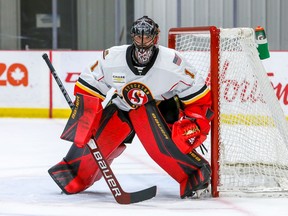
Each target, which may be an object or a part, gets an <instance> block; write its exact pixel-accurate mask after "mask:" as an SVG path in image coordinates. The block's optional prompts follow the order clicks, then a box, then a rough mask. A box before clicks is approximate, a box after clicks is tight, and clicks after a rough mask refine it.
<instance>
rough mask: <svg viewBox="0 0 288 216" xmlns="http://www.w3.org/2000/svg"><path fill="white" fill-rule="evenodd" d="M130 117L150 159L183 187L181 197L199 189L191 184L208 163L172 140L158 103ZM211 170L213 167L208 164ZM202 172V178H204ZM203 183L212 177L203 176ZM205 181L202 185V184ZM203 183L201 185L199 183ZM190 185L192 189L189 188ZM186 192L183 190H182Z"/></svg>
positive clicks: (131, 112)
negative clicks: (184, 152) (190, 153)
mask: <svg viewBox="0 0 288 216" xmlns="http://www.w3.org/2000/svg"><path fill="white" fill-rule="evenodd" d="M129 117H130V120H131V122H132V125H133V127H134V130H135V132H136V134H137V135H138V137H139V139H140V141H141V143H142V145H143V146H144V148H145V150H146V151H147V153H148V154H149V155H150V157H151V158H152V159H153V160H154V161H155V162H156V163H157V164H158V165H159V166H160V167H161V168H163V169H164V170H165V171H166V172H167V173H168V174H169V175H170V176H171V177H172V178H173V179H175V180H176V181H177V182H178V183H179V184H180V196H182V195H184V193H185V192H186V190H185V188H188V189H189V190H190V189H192V187H194V186H197V185H195V184H192V183H191V181H190V180H191V179H192V178H195V177H196V179H198V177H197V176H196V174H197V173H199V170H202V169H204V168H203V167H206V166H207V164H208V162H207V161H205V160H204V159H203V160H199V158H197V157H193V156H194V155H193V156H191V155H189V154H183V153H182V152H181V151H180V150H179V148H178V147H177V146H176V145H175V143H174V142H173V141H172V139H171V131H170V129H169V127H168V125H167V123H166V122H165V120H164V118H163V117H162V116H161V113H160V112H159V110H158V108H157V106H156V104H155V102H154V101H152V102H149V103H147V104H145V105H144V106H141V107H139V108H138V109H135V110H132V111H130V112H129ZM208 166H209V164H208ZM201 173H202V172H200V173H199V174H201ZM199 177H201V178H202V177H203V180H202V181H203V182H207V181H209V178H210V174H209V175H206V174H205V175H202V176H201V175H199ZM202 181H201V182H202ZM199 182H200V181H199ZM186 185H188V186H187V187H186ZM182 188H183V189H182Z"/></svg>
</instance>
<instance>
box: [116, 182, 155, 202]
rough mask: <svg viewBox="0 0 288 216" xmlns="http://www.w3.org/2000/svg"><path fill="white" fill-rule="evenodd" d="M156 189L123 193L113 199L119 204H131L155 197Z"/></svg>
mask: <svg viewBox="0 0 288 216" xmlns="http://www.w3.org/2000/svg"><path fill="white" fill-rule="evenodd" d="M156 192H157V187H156V186H153V187H150V188H147V189H144V190H141V191H137V192H132V193H125V194H122V195H121V196H119V197H115V199H116V201H117V202H118V203H119V204H132V203H138V202H142V201H145V200H148V199H151V198H153V197H155V196H156Z"/></svg>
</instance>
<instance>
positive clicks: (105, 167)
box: [42, 53, 157, 204]
mask: <svg viewBox="0 0 288 216" xmlns="http://www.w3.org/2000/svg"><path fill="white" fill-rule="evenodd" d="M42 58H43V59H44V60H45V62H46V64H47V66H48V67H49V69H50V72H51V74H52V75H53V77H54V79H55V81H56V82H57V84H58V86H59V88H60V90H61V92H62V94H63V95H64V97H65V99H66V101H67V103H68V104H69V106H70V108H71V109H73V107H74V104H73V102H72V100H71V98H70V97H69V94H68V93H67V91H66V89H65V87H64V86H63V84H62V81H61V80H60V78H59V77H58V75H57V73H56V71H55V69H54V67H53V65H52V63H51V61H50V60H49V58H48V55H47V54H46V53H45V54H43V55H42ZM87 146H88V148H89V150H90V152H91V154H92V155H93V156H94V159H95V161H96V163H97V165H98V167H99V169H100V171H101V173H102V175H103V177H104V179H105V181H106V183H107V185H108V187H109V189H110V191H111V192H112V194H113V196H114V198H115V200H116V201H117V202H118V203H119V204H131V203H137V202H141V201H144V200H148V199H151V198H153V197H155V196H156V190H157V187H156V186H153V187H150V188H147V189H144V190H141V191H137V192H132V193H128V192H125V191H123V189H122V188H121V186H120V184H119V182H118V180H117V179H116V177H115V175H114V173H113V172H112V169H111V167H110V165H109V164H108V163H107V161H106V159H105V158H104V156H103V154H102V152H101V150H100V149H99V148H98V146H97V144H96V141H95V139H94V138H91V139H90V141H89V142H88V143H87Z"/></svg>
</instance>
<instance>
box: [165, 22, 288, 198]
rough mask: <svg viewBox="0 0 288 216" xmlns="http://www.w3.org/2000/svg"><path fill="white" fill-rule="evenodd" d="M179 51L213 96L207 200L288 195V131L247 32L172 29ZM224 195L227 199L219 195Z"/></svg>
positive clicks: (252, 37) (173, 42) (251, 33)
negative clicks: (208, 197)
mask: <svg viewBox="0 0 288 216" xmlns="http://www.w3.org/2000/svg"><path fill="white" fill-rule="evenodd" d="M169 47H171V48H174V49H176V50H178V51H180V52H181V53H182V54H183V55H184V56H185V57H186V58H187V59H188V61H190V62H191V64H192V65H193V66H194V67H195V68H196V69H197V71H198V72H199V73H201V74H202V75H203V76H204V77H205V79H206V83H207V85H208V86H210V88H211V91H212V100H213V109H214V111H215V112H216V117H215V118H214V120H213V121H212V127H211V141H209V143H205V145H207V147H208V148H210V150H211V158H210V157H209V158H207V159H208V160H210V161H211V167H212V179H211V187H212V196H214V197H217V196H219V193H220V195H222V194H224V195H225V194H234V193H235V194H237V195H239V194H250V195H251V194H253V195H254V194H269V195H276V196H277V195H287V194H288V135H287V133H288V126H287V120H286V118H285V115H284V113H283V111H282V109H281V106H280V104H279V101H278V99H277V98H276V95H275V92H274V90H273V87H272V85H271V83H270V81H269V79H268V76H267V74H266V71H265V69H264V67H263V65H262V63H261V60H260V59H259V54H258V51H257V45H256V43H255V33H254V30H253V29H251V28H232V29H221V28H216V27H214V26H210V27H195V28H172V29H170V31H169ZM224 192H226V193H224Z"/></svg>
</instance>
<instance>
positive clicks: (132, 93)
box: [122, 82, 153, 109]
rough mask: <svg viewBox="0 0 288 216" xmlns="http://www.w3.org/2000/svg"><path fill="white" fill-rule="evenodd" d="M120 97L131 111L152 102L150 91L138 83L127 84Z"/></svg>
mask: <svg viewBox="0 0 288 216" xmlns="http://www.w3.org/2000/svg"><path fill="white" fill-rule="evenodd" d="M122 95H123V97H124V99H125V101H126V102H127V103H128V104H129V105H130V106H131V107H132V108H133V109H135V108H137V107H139V106H141V105H144V104H146V103H147V102H148V101H151V100H153V95H152V94H151V92H150V90H149V89H148V88H147V87H146V86H145V85H144V84H142V83H138V82H133V83H129V84H128V85H126V86H124V88H123V90H122Z"/></svg>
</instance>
